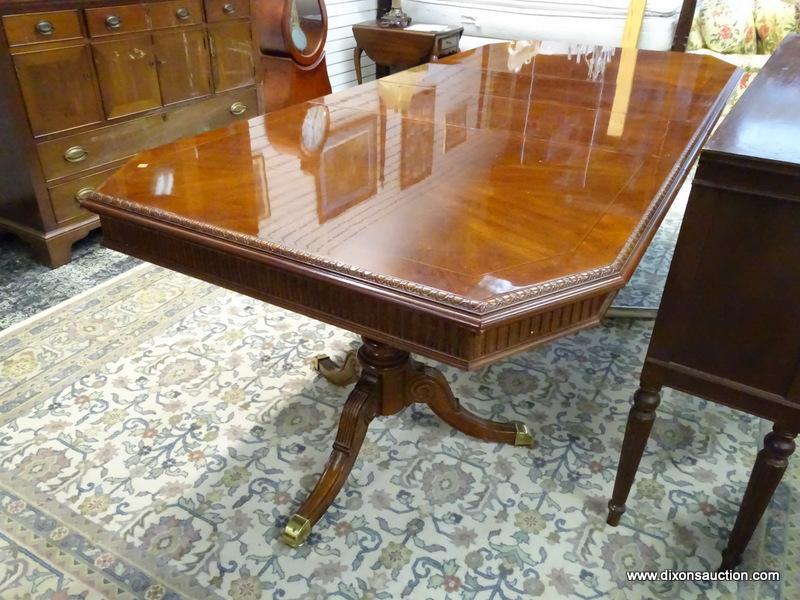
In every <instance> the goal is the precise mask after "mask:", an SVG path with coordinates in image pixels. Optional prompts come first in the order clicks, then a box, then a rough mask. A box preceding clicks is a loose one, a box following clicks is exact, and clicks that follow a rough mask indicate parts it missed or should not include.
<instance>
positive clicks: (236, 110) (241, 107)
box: [230, 102, 247, 117]
mask: <svg viewBox="0 0 800 600" xmlns="http://www.w3.org/2000/svg"><path fill="white" fill-rule="evenodd" d="M230 111H231V114H232V115H236V116H237V117H238V116H239V115H243V114H244V113H246V112H247V104H245V103H244V102H234V103H233V104H231V108H230Z"/></svg>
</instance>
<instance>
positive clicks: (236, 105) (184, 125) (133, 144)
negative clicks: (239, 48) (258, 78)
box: [37, 87, 258, 181]
mask: <svg viewBox="0 0 800 600" xmlns="http://www.w3.org/2000/svg"><path fill="white" fill-rule="evenodd" d="M256 100H257V98H256V92H255V89H253V88H252V87H250V88H243V89H241V90H237V91H236V92H235V93H229V94H220V95H218V96H214V97H213V98H209V99H208V100H204V101H202V102H196V103H193V104H188V105H185V106H181V107H179V108H175V109H173V110H171V111H169V112H165V113H156V114H152V115H147V116H144V117H140V118H138V119H132V120H130V121H125V122H124V123H119V124H117V125H110V126H108V127H100V128H99V129H95V130H93V131H86V132H83V133H76V134H75V135H70V136H67V137H63V138H59V139H56V140H50V141H47V142H42V143H41V144H37V150H38V151H39V159H40V161H41V164H42V170H43V171H44V176H45V179H46V180H47V181H54V180H56V179H61V178H62V177H69V176H70V175H77V174H78V173H80V172H82V171H86V170H88V169H91V168H94V167H100V166H102V165H107V164H110V163H113V162H116V161H118V160H120V159H123V158H127V157H129V156H132V155H133V154H136V153H138V152H141V151H142V150H147V149H148V148H154V147H156V146H161V145H163V144H166V143H169V142H172V141H174V140H176V139H178V138H180V137H183V136H185V135H189V134H196V133H197V132H198V131H208V130H210V129H213V128H216V127H222V126H223V125H226V124H228V123H230V122H232V121H234V120H236V119H238V118H249V117H254V116H256V115H257V114H258V103H257V101H256ZM199 123H202V124H203V126H202V127H201V126H199V125H198V124H199Z"/></svg>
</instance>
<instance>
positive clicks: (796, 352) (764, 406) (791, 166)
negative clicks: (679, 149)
mask: <svg viewBox="0 0 800 600" xmlns="http://www.w3.org/2000/svg"><path fill="white" fill-rule="evenodd" d="M798 65H800V36H796V35H795V36H790V37H788V38H786V40H785V41H784V43H783V44H782V45H781V47H780V48H779V49H778V51H777V52H776V53H775V54H774V55H773V56H772V57H771V58H770V60H769V61H768V62H767V64H766V66H765V67H764V69H763V70H762V71H761V73H759V75H758V77H757V78H756V79H755V80H754V81H753V83H752V84H751V86H750V88H748V90H747V92H745V94H744V96H743V97H742V99H741V100H740V101H739V102H738V103H737V104H736V106H735V107H734V108H733V110H732V111H731V113H730V115H728V117H727V118H726V119H725V121H723V123H722V125H721V126H720V127H719V129H718V130H717V132H716V133H715V134H714V136H713V138H712V139H711V140H710V142H709V144H708V146H707V147H706V148H705V149H704V150H703V153H702V154H701V157H700V163H699V166H698V168H697V175H696V176H695V179H694V182H693V184H692V193H691V196H690V198H689V203H688V205H687V208H686V215H685V217H684V220H683V224H682V226H681V231H680V235H679V237H678V244H677V246H676V248H675V256H674V258H673V259H672V266H671V267H670V272H669V276H668V278H667V284H666V287H665V289H664V296H663V298H662V300H661V308H660V309H659V313H658V318H657V319H656V323H655V328H654V330H653V336H652V338H651V341H650V346H649V348H648V350H647V356H646V358H645V362H644V368H643V369H642V373H641V378H640V387H639V389H638V391H637V392H636V393H635V394H634V396H633V407H632V408H631V411H630V414H629V416H628V424H627V428H626V430H625V438H624V441H623V444H622V452H621V456H620V460H619V468H618V470H617V480H616V483H615V484H614V492H613V496H612V498H611V501H610V502H609V504H608V508H609V514H608V523H609V524H610V525H617V524H618V523H619V520H620V517H621V516H622V514H623V513H624V512H625V502H626V500H627V498H628V493H629V492H630V489H631V484H632V483H633V479H634V476H635V475H636V470H637V469H638V466H639V461H640V460H641V458H642V454H643V452H644V448H645V444H646V443H647V438H648V436H649V435H650V430H651V428H652V426H653V421H654V419H655V412H656V409H657V408H658V405H659V402H660V394H659V392H660V390H661V388H662V387H663V386H667V387H670V388H673V389H676V390H680V391H683V392H686V393H688V394H693V395H695V396H699V397H701V398H705V399H706V400H710V401H712V402H716V403H719V404H723V405H726V406H729V407H731V408H735V409H737V410H741V411H745V412H748V413H751V414H754V415H757V416H759V417H761V418H763V419H766V420H768V421H771V422H772V423H773V424H774V425H773V430H772V431H771V432H770V433H768V434H767V436H766V437H765V439H764V447H763V449H762V450H761V451H760V452H759V453H758V456H757V458H756V461H755V465H754V467H753V471H752V473H751V475H750V482H749V483H748V485H747V489H746V490H745V493H744V498H743V499H742V504H741V507H740V508H739V514H738V516H737V517H736V522H735V524H734V526H733V530H732V531H731V534H730V537H729V539H728V544H727V546H726V548H725V549H724V550H723V552H722V564H721V566H720V569H721V570H729V569H732V568H734V567H735V566H736V565H738V564H739V562H740V560H741V555H742V553H743V551H744V549H745V547H746V546H747V544H748V542H749V541H750V538H751V537H752V535H753V532H754V530H755V528H756V525H757V524H758V522H759V520H760V519H761V516H762V515H763V513H764V510H765V509H766V508H767V505H768V504H769V501H770V499H771V498H772V495H773V493H774V491H775V488H776V487H777V486H778V483H779V482H780V480H781V477H782V475H783V473H784V471H785V470H786V467H787V465H788V460H789V456H790V455H791V454H792V452H793V451H794V449H795V442H794V438H795V437H796V436H797V434H798V432H800V302H799V301H798V298H800V261H798V260H797V257H798V256H800V146H798V144H797V139H798V138H800V116H798V114H797V109H796V106H797V102H799V101H800V67H798ZM753 132H759V133H758V134H757V135H756V134H754V133H753Z"/></svg>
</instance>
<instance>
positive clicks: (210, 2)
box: [205, 0, 250, 23]
mask: <svg viewBox="0 0 800 600" xmlns="http://www.w3.org/2000/svg"><path fill="white" fill-rule="evenodd" d="M205 3H206V20H207V21H208V22H209V23H211V22H213V21H225V20H227V19H239V18H241V17H247V16H249V15H250V2H249V0H205Z"/></svg>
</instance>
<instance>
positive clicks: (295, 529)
mask: <svg viewBox="0 0 800 600" xmlns="http://www.w3.org/2000/svg"><path fill="white" fill-rule="evenodd" d="M310 533H311V521H309V520H308V519H306V518H305V517H302V516H300V515H292V518H291V519H289V522H288V523H287V524H286V527H285V528H284V529H283V534H282V535H281V539H282V540H283V541H284V543H286V544H287V545H288V546H291V547H292V548H299V547H300V546H302V545H303V544H304V543H305V541H306V538H308V534H310Z"/></svg>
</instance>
